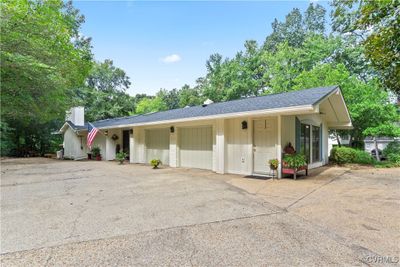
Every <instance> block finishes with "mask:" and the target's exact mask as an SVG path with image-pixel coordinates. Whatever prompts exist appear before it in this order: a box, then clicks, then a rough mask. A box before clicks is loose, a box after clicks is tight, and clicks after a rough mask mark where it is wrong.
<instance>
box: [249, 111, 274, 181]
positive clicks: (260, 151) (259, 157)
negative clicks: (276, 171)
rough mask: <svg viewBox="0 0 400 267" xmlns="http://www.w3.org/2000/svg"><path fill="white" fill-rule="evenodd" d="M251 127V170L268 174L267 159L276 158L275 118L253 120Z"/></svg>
mask: <svg viewBox="0 0 400 267" xmlns="http://www.w3.org/2000/svg"><path fill="white" fill-rule="evenodd" d="M253 128H254V129H253V151H254V152H253V153H254V160H253V162H254V168H253V172H254V173H258V174H269V173H270V168H269V163H268V161H269V160H270V159H274V158H276V143H277V141H278V129H277V121H276V118H275V117H271V118H267V119H262V120H254V123H253Z"/></svg>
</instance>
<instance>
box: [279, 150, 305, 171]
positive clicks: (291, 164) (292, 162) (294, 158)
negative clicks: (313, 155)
mask: <svg viewBox="0 0 400 267" xmlns="http://www.w3.org/2000/svg"><path fill="white" fill-rule="evenodd" d="M283 161H284V162H285V167H287V168H290V169H297V168H300V167H302V166H305V165H307V161H306V157H305V156H304V155H303V154H297V153H296V154H286V155H285V156H284V157H283Z"/></svg>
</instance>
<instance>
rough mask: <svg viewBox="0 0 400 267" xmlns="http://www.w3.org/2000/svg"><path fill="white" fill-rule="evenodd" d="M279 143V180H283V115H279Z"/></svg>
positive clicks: (277, 151) (277, 150)
mask: <svg viewBox="0 0 400 267" xmlns="http://www.w3.org/2000/svg"><path fill="white" fill-rule="evenodd" d="M277 125H278V127H277V128H278V142H277V146H276V158H277V159H278V160H279V165H278V170H277V172H278V178H279V179H280V178H282V115H278V123H277Z"/></svg>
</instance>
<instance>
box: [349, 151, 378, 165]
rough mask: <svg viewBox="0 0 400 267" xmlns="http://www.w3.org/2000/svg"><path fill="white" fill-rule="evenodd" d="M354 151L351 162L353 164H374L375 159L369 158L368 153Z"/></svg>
mask: <svg viewBox="0 0 400 267" xmlns="http://www.w3.org/2000/svg"><path fill="white" fill-rule="evenodd" d="M354 150H355V158H354V160H353V163H357V164H365V165H371V164H373V163H374V162H375V159H374V158H373V157H372V156H371V154H370V153H368V152H366V151H364V150H358V149H354Z"/></svg>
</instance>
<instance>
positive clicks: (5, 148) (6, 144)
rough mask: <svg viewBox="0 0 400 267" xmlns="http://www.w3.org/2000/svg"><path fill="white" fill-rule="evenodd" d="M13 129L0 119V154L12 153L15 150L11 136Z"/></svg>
mask: <svg viewBox="0 0 400 267" xmlns="http://www.w3.org/2000/svg"><path fill="white" fill-rule="evenodd" d="M14 131H15V130H14V129H12V128H10V127H9V126H8V124H7V123H6V122H2V121H0V149H1V150H0V156H7V155H12V153H13V152H15V148H16V146H15V143H14V142H13V138H12V135H13V134H15V133H14Z"/></svg>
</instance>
